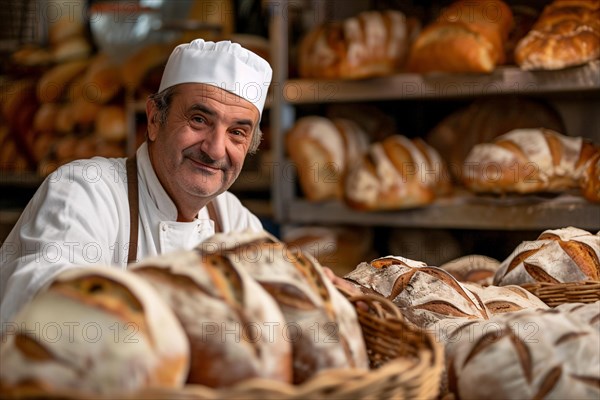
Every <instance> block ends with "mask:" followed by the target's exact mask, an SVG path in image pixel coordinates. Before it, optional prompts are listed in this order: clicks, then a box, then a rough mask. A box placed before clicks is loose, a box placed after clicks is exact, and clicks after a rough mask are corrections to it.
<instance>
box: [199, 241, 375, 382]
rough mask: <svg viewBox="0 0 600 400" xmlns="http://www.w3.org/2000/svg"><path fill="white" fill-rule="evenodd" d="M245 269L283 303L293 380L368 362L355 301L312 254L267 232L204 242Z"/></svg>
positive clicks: (207, 249)
mask: <svg viewBox="0 0 600 400" xmlns="http://www.w3.org/2000/svg"><path fill="white" fill-rule="evenodd" d="M200 248H201V251H202V254H203V255H204V256H206V257H209V258H210V257H215V256H218V255H220V256H222V257H223V258H224V259H225V260H227V261H228V262H229V263H231V264H233V265H236V266H237V267H238V268H240V269H245V270H246V271H248V272H249V273H250V275H251V276H252V277H254V278H255V279H256V280H257V281H258V282H259V283H260V284H261V285H262V286H263V287H264V288H265V289H266V290H267V291H268V292H269V293H270V294H271V296H273V298H274V299H275V301H276V302H277V303H278V304H279V306H280V308H281V310H282V312H283V315H284V317H285V320H286V325H285V332H284V335H285V339H286V340H288V341H289V342H291V344H292V351H293V354H294V360H293V371H294V379H293V382H294V383H295V384H298V383H302V382H304V381H306V380H307V379H308V378H310V377H312V376H314V375H315V374H317V373H318V372H320V371H323V370H326V369H330V368H358V369H365V368H368V359H367V354H366V349H365V343H364V340H363V337H362V332H361V328H360V325H359V323H358V320H357V316H356V311H355V309H354V307H353V306H352V305H351V304H350V303H349V302H348V300H346V298H345V297H344V295H342V294H341V293H340V292H339V291H338V290H337V289H336V288H335V287H334V286H333V284H332V283H331V281H330V280H329V279H328V278H327V277H326V276H325V274H324V273H323V270H322V267H321V266H320V265H319V263H318V262H317V261H316V260H315V259H314V258H312V257H311V256H310V255H308V254H305V253H302V252H296V251H294V249H291V248H288V247H287V246H285V245H284V244H283V243H282V242H279V241H278V240H277V239H276V238H274V237H273V236H271V235H270V234H268V233H266V232H250V231H246V232H240V233H235V234H232V233H229V234H217V235H215V236H213V237H211V238H209V239H207V240H206V241H205V242H203V243H202V244H201V246H200Z"/></svg>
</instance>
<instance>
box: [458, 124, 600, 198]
mask: <svg viewBox="0 0 600 400" xmlns="http://www.w3.org/2000/svg"><path fill="white" fill-rule="evenodd" d="M593 154H594V145H593V144H592V143H591V142H590V141H588V140H586V139H584V138H581V137H568V136H564V135H561V134H559V133H558V132H554V131H552V130H549V129H544V128H540V129H516V130H513V131H510V132H508V133H506V134H504V135H502V136H499V137H497V138H496V139H495V140H494V141H493V142H492V143H483V144H478V145H476V146H475V147H473V149H472V150H471V152H470V153H469V155H468V156H467V158H466V159H465V163H464V166H463V182H464V184H465V186H466V187H467V188H469V189H471V190H473V191H475V192H487V193H506V192H516V193H536V192H561V191H565V190H568V189H572V188H579V185H580V183H579V182H580V179H581V177H582V175H583V170H584V167H585V164H586V162H587V161H588V160H589V159H590V157H591V156H592V155H593Z"/></svg>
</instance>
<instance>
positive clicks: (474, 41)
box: [408, 0, 513, 73]
mask: <svg viewBox="0 0 600 400" xmlns="http://www.w3.org/2000/svg"><path fill="white" fill-rule="evenodd" d="M512 26H513V15H512V11H511V9H510V7H509V6H508V5H507V4H506V3H504V2H503V1H500V0H486V1H470V0H461V1H456V2H454V3H452V4H451V5H450V6H448V7H447V8H446V9H445V10H444V11H443V12H442V14H441V15H440V16H439V17H438V18H437V19H436V21H434V22H433V23H431V24H429V25H427V26H426V27H425V28H424V29H423V31H422V32H421V33H420V35H419V36H418V38H417V39H416V41H415V43H414V44H413V46H412V48H411V51H410V55H409V58H408V69H409V70H410V71H413V72H419V73H427V72H433V71H443V72H491V71H492V70H493V69H494V68H495V67H496V65H499V64H502V63H503V62H504V60H505V50H504V46H505V42H506V40H507V39H508V34H509V31H510V29H511V28H512Z"/></svg>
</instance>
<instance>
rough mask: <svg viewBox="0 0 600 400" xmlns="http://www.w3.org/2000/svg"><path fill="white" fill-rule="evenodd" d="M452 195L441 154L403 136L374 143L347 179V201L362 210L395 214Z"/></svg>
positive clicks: (354, 166) (417, 139)
mask: <svg viewBox="0 0 600 400" xmlns="http://www.w3.org/2000/svg"><path fill="white" fill-rule="evenodd" d="M450 191H451V184H450V175H449V172H448V170H447V169H446V166H445V163H444V161H443V160H442V159H441V157H440V156H439V154H438V153H437V152H436V151H435V150H434V149H433V148H432V147H430V146H428V145H427V144H425V142H423V141H422V140H421V139H419V138H416V139H413V140H410V139H408V138H406V137H404V136H401V135H394V136H390V137H389V138H387V139H385V140H383V141H382V142H377V143H373V144H372V145H371V147H370V148H369V151H368V152H367V153H366V154H365V155H364V156H363V157H362V158H361V159H359V160H358V161H357V162H356V163H354V164H353V166H352V168H351V169H350V170H349V172H348V175H347V176H346V179H345V190H344V195H345V200H346V202H347V203H348V205H350V206H351V207H353V208H356V209H360V210H392V209H400V208H410V207H418V206H423V205H426V204H429V203H431V202H432V201H433V200H434V199H435V197H436V196H442V195H446V194H448V193H449V192H450Z"/></svg>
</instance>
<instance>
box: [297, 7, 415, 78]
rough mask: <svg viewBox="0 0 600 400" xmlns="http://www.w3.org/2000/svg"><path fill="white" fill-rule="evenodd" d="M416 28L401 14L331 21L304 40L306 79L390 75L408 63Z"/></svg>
mask: <svg viewBox="0 0 600 400" xmlns="http://www.w3.org/2000/svg"><path fill="white" fill-rule="evenodd" d="M414 29H416V26H415V25H414V24H412V23H409V22H407V20H406V18H405V16H404V14H403V13H401V12H400V11H394V10H386V11H365V12H362V13H360V14H358V15H357V16H355V17H352V18H347V19H345V20H343V21H335V22H327V23H325V24H322V25H320V26H318V27H316V28H314V29H313V30H311V31H310V32H309V33H308V34H307V35H306V36H305V37H303V38H302V41H301V43H300V46H299V49H298V66H299V67H298V68H299V74H300V77H302V78H326V79H340V78H341V79H359V78H366V77H372V76H382V75H390V74H393V73H394V72H396V71H398V70H399V69H400V68H401V67H402V66H403V64H404V61H405V57H406V54H407V52H408V49H409V46H410V37H411V33H412V31H413V30H414Z"/></svg>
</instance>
